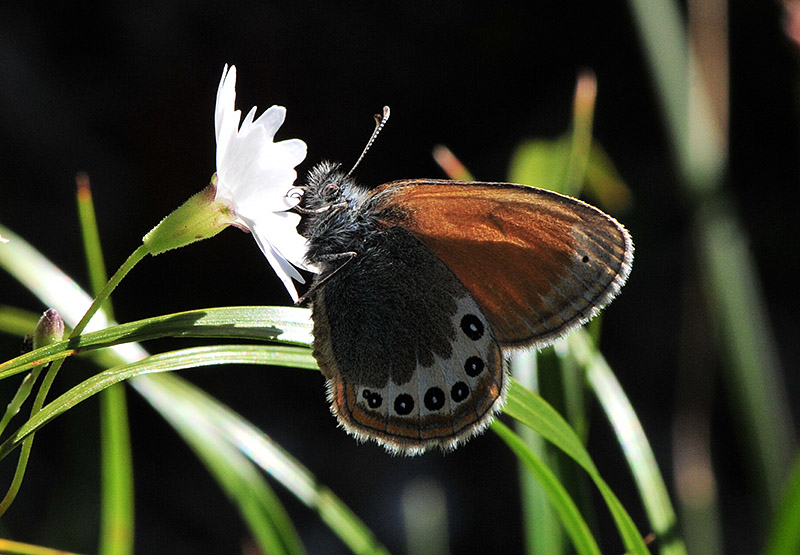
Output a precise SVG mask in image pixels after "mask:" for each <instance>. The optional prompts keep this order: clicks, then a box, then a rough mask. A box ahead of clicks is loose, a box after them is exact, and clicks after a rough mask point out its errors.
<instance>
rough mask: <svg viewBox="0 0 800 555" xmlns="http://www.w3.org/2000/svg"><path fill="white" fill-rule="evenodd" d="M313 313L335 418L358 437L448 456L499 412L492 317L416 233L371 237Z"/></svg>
mask: <svg viewBox="0 0 800 555" xmlns="http://www.w3.org/2000/svg"><path fill="white" fill-rule="evenodd" d="M312 310H313V320H314V356H315V357H316V359H317V361H318V362H319V366H320V369H321V370H322V373H323V375H324V376H325V377H326V378H327V381H328V397H329V400H330V402H331V407H332V410H333V412H334V414H335V415H336V417H337V418H338V420H339V422H340V423H341V424H342V425H343V426H344V428H345V429H346V430H347V431H348V432H350V433H351V434H353V435H355V436H356V437H357V438H359V439H366V438H372V439H375V440H376V441H378V442H379V443H381V444H383V445H384V446H385V447H387V449H389V450H390V451H393V452H402V453H406V454H416V453H420V452H422V451H424V450H426V449H427V448H429V447H432V446H440V447H442V448H444V449H449V448H452V447H455V446H456V445H457V444H458V443H459V442H461V441H463V440H466V439H467V438H469V437H470V436H472V435H474V434H475V433H478V432H479V431H480V430H482V429H483V427H485V425H486V424H487V423H488V422H489V420H490V418H491V415H492V414H494V412H496V410H497V409H498V408H499V405H500V403H499V402H498V400H499V399H501V398H502V395H503V392H504V389H505V387H506V382H507V380H506V376H505V370H504V366H503V359H502V354H501V351H500V347H499V344H498V342H497V340H496V339H495V337H494V335H493V333H492V331H491V326H490V325H489V323H488V320H487V318H486V316H484V314H483V312H482V311H481V309H480V307H479V306H478V303H476V302H475V300H474V299H473V298H472V296H471V295H470V294H469V292H468V291H467V290H466V288H465V287H464V286H463V284H462V283H461V282H460V281H459V280H458V279H457V278H456V277H455V275H454V274H453V273H452V272H451V271H450V270H449V269H448V268H447V266H446V265H445V264H444V263H443V262H442V261H441V260H439V258H438V257H437V256H436V255H435V254H434V253H433V252H432V251H431V250H430V249H428V248H427V247H425V246H424V245H423V244H422V243H421V242H420V241H419V240H418V239H416V238H415V237H414V236H413V235H412V234H411V233H410V232H409V231H408V230H405V229H403V228H401V227H391V228H388V229H384V230H373V231H370V232H369V233H367V234H365V236H364V244H363V248H362V249H361V250H360V252H359V254H358V255H357V256H355V257H354V258H352V259H351V260H350V261H349V262H347V263H345V265H343V266H341V267H339V268H337V269H336V270H335V271H332V272H331V273H329V274H328V275H327V276H326V277H325V278H324V279H320V280H319V283H318V285H317V286H316V288H315V292H314V301H313V305H312Z"/></svg>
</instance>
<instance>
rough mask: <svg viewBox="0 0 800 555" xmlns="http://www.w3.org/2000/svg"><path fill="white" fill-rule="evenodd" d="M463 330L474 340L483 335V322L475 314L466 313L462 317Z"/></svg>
mask: <svg viewBox="0 0 800 555" xmlns="http://www.w3.org/2000/svg"><path fill="white" fill-rule="evenodd" d="M461 331H463V332H464V334H466V336H467V337H469V338H470V339H472V340H473V341H477V340H478V339H480V338H481V337H483V322H481V319H480V318H478V317H477V316H475V315H474V314H465V315H464V317H463V318H462V319H461Z"/></svg>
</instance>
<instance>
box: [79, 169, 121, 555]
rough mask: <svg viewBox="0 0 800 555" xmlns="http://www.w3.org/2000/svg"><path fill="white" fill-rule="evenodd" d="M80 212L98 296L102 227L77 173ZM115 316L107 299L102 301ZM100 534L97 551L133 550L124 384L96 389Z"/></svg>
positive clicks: (85, 179)
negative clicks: (98, 403) (97, 401)
mask: <svg viewBox="0 0 800 555" xmlns="http://www.w3.org/2000/svg"><path fill="white" fill-rule="evenodd" d="M75 181H76V184H77V187H78V189H77V199H78V216H79V221H80V225H81V237H82V238H83V249H84V252H85V256H86V267H87V270H88V274H89V282H90V284H91V290H92V293H94V294H95V295H97V294H99V293H100V291H101V290H102V289H103V286H104V285H105V283H106V282H107V281H108V274H107V273H106V266H105V263H104V262H103V251H102V248H101V246H100V231H99V229H98V227H97V218H96V216H95V211H94V202H93V200H92V192H91V188H90V185H89V176H88V175H86V174H85V173H79V174H78V175H77V176H76V178H75ZM103 310H104V312H105V313H106V316H107V317H109V318H113V312H112V305H111V299H110V298H109V299H108V300H107V301H106V303H105V304H104V305H103ZM100 491H101V503H100V538H99V542H98V543H99V550H98V551H99V552H100V553H102V554H110V555H127V554H129V553H133V538H134V515H135V511H134V498H133V456H132V455H131V437H130V428H129V425H128V403H127V399H126V398H125V387H124V386H123V385H121V384H120V385H115V386H112V387H110V388H108V389H106V390H105V391H103V392H102V393H100Z"/></svg>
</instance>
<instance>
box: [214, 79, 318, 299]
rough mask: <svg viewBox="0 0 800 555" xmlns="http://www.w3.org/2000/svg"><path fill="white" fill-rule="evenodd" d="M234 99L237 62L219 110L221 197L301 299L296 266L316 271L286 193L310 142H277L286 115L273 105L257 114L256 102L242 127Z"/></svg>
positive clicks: (222, 82)
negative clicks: (309, 261) (310, 264)
mask: <svg viewBox="0 0 800 555" xmlns="http://www.w3.org/2000/svg"><path fill="white" fill-rule="evenodd" d="M235 102H236V67H235V66H231V67H230V69H228V66H225V69H224V70H223V72H222V79H221V80H220V84H219V89H218V90H217V105H216V109H215V113H214V129H215V133H216V138H217V193H216V200H217V201H218V202H223V203H225V205H226V206H228V207H229V208H230V209H231V210H232V211H233V212H234V214H235V217H236V220H237V221H238V222H240V223H242V224H243V225H245V226H246V227H247V228H248V229H250V231H251V232H252V233H253V236H254V237H255V239H256V242H257V243H258V246H259V248H260V249H261V251H262V252H263V253H264V256H266V258H267V260H268V261H269V263H270V265H271V266H272V268H273V269H274V270H275V272H276V273H277V274H278V276H279V277H280V278H281V281H283V283H284V285H285V286H286V289H287V291H289V294H290V295H292V298H293V299H294V300H295V301H296V300H297V291H296V290H295V288H294V285H293V284H292V280H293V279H294V280H296V281H299V282H301V283H304V280H303V277H302V276H301V275H300V273H299V272H298V271H297V269H296V268H295V267H294V266H297V267H300V268H306V269H310V270H311V271H315V270H316V268H313V267H311V268H309V267H308V266H307V265H306V264H305V262H304V257H305V253H306V248H307V246H306V240H305V238H304V237H302V236H301V235H300V234H299V233H297V229H296V227H297V224H298V223H299V221H300V216H299V215H298V214H294V213H287V212H286V210H289V209H291V208H292V207H294V206H296V205H297V203H298V202H299V199H298V198H296V197H289V196H287V195H288V193H289V191H291V189H292V188H293V186H294V181H295V180H296V179H297V172H296V171H295V169H294V168H295V166H297V165H298V164H299V163H300V162H302V161H303V160H304V159H305V157H306V151H307V147H306V144H305V143H304V142H303V141H301V140H299V139H288V140H284V141H279V142H277V143H275V142H273V139H274V138H275V134H276V133H277V132H278V129H279V128H280V126H281V125H282V124H283V122H284V120H285V118H286V108H284V107H282V106H271V107H270V108H269V109H267V110H266V111H265V112H264V113H263V114H261V115H260V116H259V117H258V118H256V117H255V115H256V108H255V107H253V108H252V109H251V110H250V111H249V112H248V113H247V115H246V116H245V117H244V120H243V121H242V123H241V126H240V125H239V121H240V119H241V112H240V111H239V110H236V108H235ZM293 265H294V266H293Z"/></svg>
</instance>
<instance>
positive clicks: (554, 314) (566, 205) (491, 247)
mask: <svg viewBox="0 0 800 555" xmlns="http://www.w3.org/2000/svg"><path fill="white" fill-rule="evenodd" d="M373 198H374V200H375V202H376V204H377V206H378V208H379V209H382V210H386V211H385V212H384V214H386V218H385V220H384V222H383V223H384V225H387V226H390V225H402V226H403V227H405V228H407V229H409V230H410V231H411V232H413V233H414V234H415V235H416V236H417V237H418V238H419V239H420V240H421V241H422V242H423V243H424V244H425V245H426V246H428V247H429V248H430V249H432V250H433V251H434V252H435V253H436V255H437V256H439V257H440V258H441V259H442V260H443V261H444V262H445V263H446V264H447V266H448V267H449V268H450V269H451V270H452V271H453V273H454V274H455V275H456V276H457V277H458V278H459V279H460V280H461V282H462V283H463V284H464V285H465V286H466V287H467V289H468V290H469V291H470V293H471V294H472V295H473V297H474V298H475V299H476V300H477V301H478V304H479V305H480V306H481V308H482V309H483V310H484V312H485V314H486V316H487V318H488V319H489V321H490V323H491V325H492V328H493V329H494V332H495V334H496V336H497V338H498V340H499V341H500V342H501V344H503V345H505V346H529V345H532V346H537V347H540V346H544V345H547V344H549V343H552V342H553V341H554V340H555V339H557V338H558V337H559V336H561V335H563V334H564V333H566V332H567V331H569V330H571V329H573V328H575V327H577V326H578V325H580V324H581V323H583V322H585V321H586V320H588V319H590V318H591V317H592V316H594V315H595V314H596V313H597V312H598V311H599V310H600V309H601V308H603V307H604V306H605V305H606V304H608V303H609V302H610V301H611V299H613V298H614V296H615V295H616V294H617V292H618V291H619V289H620V287H622V285H623V284H624V283H625V280H626V279H627V277H628V274H629V273H630V269H631V262H632V260H633V243H632V241H631V238H630V235H629V234H628V232H627V231H626V230H625V228H624V227H623V226H622V225H620V224H619V223H618V222H617V221H616V220H614V219H613V218H611V217H610V216H608V215H606V214H604V213H603V212H601V211H600V210H598V209H596V208H594V207H592V206H590V205H588V204H586V203H584V202H581V201H579V200H576V199H573V198H570V197H566V196H563V195H559V194H557V193H553V192H551V191H545V190H542V189H536V188H533V187H525V186H521V185H513V184H509V183H479V182H455V181H446V180H417V181H395V182H392V183H387V184H385V185H383V186H381V187H379V188H378V189H376V190H375V192H374V193H373Z"/></svg>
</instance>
